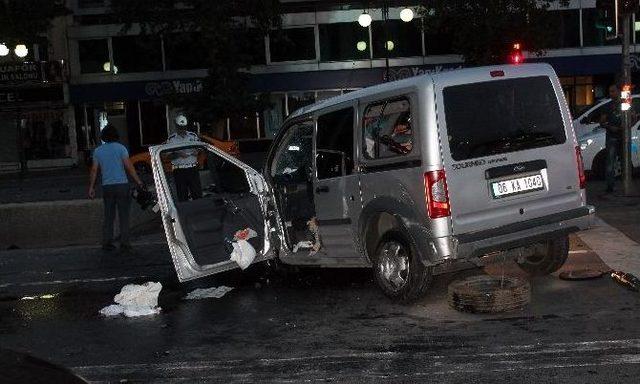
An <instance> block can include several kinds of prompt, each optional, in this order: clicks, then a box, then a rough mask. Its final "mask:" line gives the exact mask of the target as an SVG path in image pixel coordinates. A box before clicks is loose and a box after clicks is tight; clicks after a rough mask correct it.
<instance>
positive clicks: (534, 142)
mask: <svg viewBox="0 0 640 384" xmlns="http://www.w3.org/2000/svg"><path fill="white" fill-rule="evenodd" d="M443 94H444V106H445V107H444V109H445V114H446V122H447V131H448V136H449V147H450V149H451V156H452V157H453V159H454V160H456V161H460V160H467V159H473V158H478V157H484V156H490V155H497V154H501V153H508V152H516V151H522V150H525V149H532V148H538V147H545V146H549V145H556V144H562V143H564V142H565V141H566V135H565V132H564V125H563V122H562V116H561V114H560V107H559V105H558V100H557V99H556V95H555V92H554V90H553V86H552V84H551V80H550V79H549V78H548V77H547V76H539V77H527V78H520V79H510V80H497V81H487V82H482V83H473V84H465V85H456V86H451V87H446V88H445V89H444V91H443Z"/></svg>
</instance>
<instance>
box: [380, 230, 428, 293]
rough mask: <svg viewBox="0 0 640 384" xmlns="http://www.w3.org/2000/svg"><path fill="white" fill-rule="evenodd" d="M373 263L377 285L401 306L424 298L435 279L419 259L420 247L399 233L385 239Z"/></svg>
mask: <svg viewBox="0 0 640 384" xmlns="http://www.w3.org/2000/svg"><path fill="white" fill-rule="evenodd" d="M372 261H373V274H374V279H375V281H376V284H378V286H379V287H380V289H382V291H383V292H384V294H385V295H387V296H388V297H390V298H391V299H393V300H395V301H398V302H400V303H409V302H412V301H415V300H417V299H418V298H420V297H422V296H423V295H424V293H425V292H426V291H427V288H429V285H430V283H431V281H432V279H433V276H432V272H431V268H429V267H426V266H425V265H424V264H423V263H422V262H421V261H420V260H419V257H418V254H417V251H416V247H415V246H413V245H412V242H411V240H410V239H409V237H408V236H407V235H405V234H404V233H402V232H399V231H389V232H387V233H385V234H384V235H383V236H382V238H381V239H380V241H379V242H378V246H377V248H376V252H375V254H374V255H373V260H372Z"/></svg>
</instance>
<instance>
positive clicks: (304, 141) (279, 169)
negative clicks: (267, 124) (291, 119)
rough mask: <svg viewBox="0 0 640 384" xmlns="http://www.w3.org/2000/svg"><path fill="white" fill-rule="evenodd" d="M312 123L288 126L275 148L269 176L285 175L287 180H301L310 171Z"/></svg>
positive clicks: (305, 177)
mask: <svg viewBox="0 0 640 384" xmlns="http://www.w3.org/2000/svg"><path fill="white" fill-rule="evenodd" d="M312 138H313V124H312V122H311V121H304V122H301V123H296V124H295V125H294V126H293V127H291V128H289V130H288V131H287V133H286V134H285V137H284V138H283V139H282V141H281V142H280V146H279V147H278V149H277V150H276V153H275V156H274V157H273V162H272V165H271V176H272V177H274V178H278V177H285V178H287V179H288V180H289V181H300V182H303V181H305V180H307V179H308V177H309V173H310V172H311V166H312V165H311V159H312V157H311V152H312V151H311V150H312Z"/></svg>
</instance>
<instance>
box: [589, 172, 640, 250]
mask: <svg viewBox="0 0 640 384" xmlns="http://www.w3.org/2000/svg"><path fill="white" fill-rule="evenodd" d="M635 184H636V190H637V191H638V192H637V194H636V195H635V196H632V197H625V196H622V185H621V183H618V184H617V185H616V189H617V190H616V192H614V193H613V194H606V193H604V191H605V189H606V186H605V183H604V181H600V180H594V181H589V182H588V184H587V202H588V203H589V204H592V205H594V206H595V207H596V215H597V216H598V217H599V218H601V219H602V220H604V221H605V222H606V223H607V224H609V225H611V226H613V227H615V228H616V229H618V230H619V231H620V232H622V233H624V234H625V235H627V236H628V237H629V238H631V239H632V240H634V241H635V242H636V243H640V180H638V179H636V180H635Z"/></svg>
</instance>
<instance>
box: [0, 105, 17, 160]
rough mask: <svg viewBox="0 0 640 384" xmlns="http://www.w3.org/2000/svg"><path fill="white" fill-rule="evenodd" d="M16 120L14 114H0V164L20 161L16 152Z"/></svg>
mask: <svg viewBox="0 0 640 384" xmlns="http://www.w3.org/2000/svg"><path fill="white" fill-rule="evenodd" d="M18 123H19V122H18V120H16V116H15V114H12V113H6V114H0V163H17V162H19V161H20V152H19V151H18V146H17V145H16V144H17V143H18Z"/></svg>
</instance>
